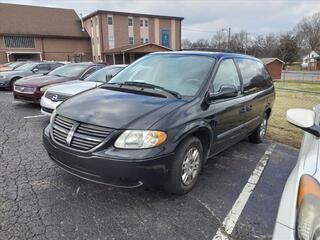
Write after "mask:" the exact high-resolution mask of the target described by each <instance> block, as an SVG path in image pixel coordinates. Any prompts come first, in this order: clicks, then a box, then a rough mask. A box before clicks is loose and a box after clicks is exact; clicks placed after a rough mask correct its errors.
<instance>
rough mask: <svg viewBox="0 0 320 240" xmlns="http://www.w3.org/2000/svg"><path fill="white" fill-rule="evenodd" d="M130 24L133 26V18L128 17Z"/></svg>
mask: <svg viewBox="0 0 320 240" xmlns="http://www.w3.org/2000/svg"><path fill="white" fill-rule="evenodd" d="M128 26H133V22H132V18H128Z"/></svg>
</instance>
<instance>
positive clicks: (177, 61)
mask: <svg viewBox="0 0 320 240" xmlns="http://www.w3.org/2000/svg"><path fill="white" fill-rule="evenodd" d="M214 62H215V59H214V58H211V57H207V56H200V55H193V54H188V55H187V54H154V55H148V56H146V57H143V58H141V59H140V60H138V61H137V62H136V63H133V64H131V65H129V66H128V67H127V68H125V69H124V70H123V71H121V72H120V73H119V74H117V75H116V76H115V77H114V78H113V79H111V81H110V82H109V83H111V84H126V83H128V84H129V83H130V85H133V84H132V83H137V84H138V83H143V84H145V86H147V85H148V84H149V85H150V86H152V85H153V86H158V87H160V88H163V89H166V90H169V91H172V92H176V93H179V94H180V95H182V96H195V94H196V93H197V92H198V90H199V89H200V87H201V86H202V84H203V82H204V81H205V80H206V79H207V77H208V75H209V73H210V70H211V69H212V66H213V64H214Z"/></svg>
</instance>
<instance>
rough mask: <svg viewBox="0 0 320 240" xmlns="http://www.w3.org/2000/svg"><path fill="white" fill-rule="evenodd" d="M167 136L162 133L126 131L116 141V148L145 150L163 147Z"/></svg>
mask: <svg viewBox="0 0 320 240" xmlns="http://www.w3.org/2000/svg"><path fill="white" fill-rule="evenodd" d="M166 139H167V134H166V133H164V132H161V131H149V130H126V131H124V132H123V133H122V134H121V135H120V136H119V137H118V139H117V140H116V142H115V144H114V146H115V147H116V148H127V149H143V148H152V147H156V146H159V145H161V144H162V143H164V142H165V141H166Z"/></svg>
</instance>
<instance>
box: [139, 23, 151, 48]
mask: <svg viewBox="0 0 320 240" xmlns="http://www.w3.org/2000/svg"><path fill="white" fill-rule="evenodd" d="M141 21H143V24H142V25H143V26H141V25H140V38H143V39H144V41H143V43H145V39H149V19H148V18H145V17H141V18H140V21H139V22H140V23H141ZM146 21H147V22H148V26H146Z"/></svg>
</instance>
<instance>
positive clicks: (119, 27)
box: [83, 10, 183, 64]
mask: <svg viewBox="0 0 320 240" xmlns="http://www.w3.org/2000/svg"><path fill="white" fill-rule="evenodd" d="M182 20H183V18H181V17H172V16H159V15H150V14H138V13H125V12H114V11H101V10H98V11H95V12H93V13H91V14H89V15H87V16H85V17H84V18H83V21H84V26H85V29H86V30H87V32H88V34H89V35H90V37H91V44H92V58H93V61H97V62H102V61H104V62H106V63H110V64H111V63H131V62H132V61H134V60H136V59H137V58H139V57H141V56H143V55H145V54H147V53H150V52H154V51H170V50H179V49H180V48H181V22H182Z"/></svg>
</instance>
